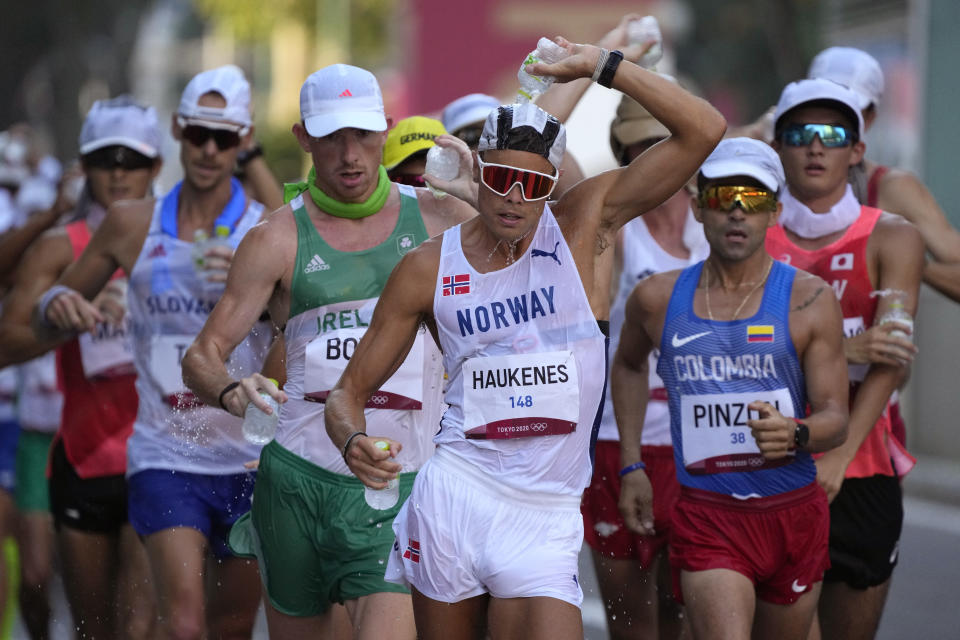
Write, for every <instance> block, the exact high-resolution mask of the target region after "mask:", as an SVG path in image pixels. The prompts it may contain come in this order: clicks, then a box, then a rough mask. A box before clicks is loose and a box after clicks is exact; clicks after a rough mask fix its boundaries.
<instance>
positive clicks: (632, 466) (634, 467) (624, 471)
mask: <svg viewBox="0 0 960 640" xmlns="http://www.w3.org/2000/svg"><path fill="white" fill-rule="evenodd" d="M646 468H647V465H645V464H644V463H643V461H642V460H641V461H640V462H634V463H633V464H628V465H627V466H625V467H624V468H623V469H620V477H621V478H622V477H623V476H625V475H627V474H628V473H632V472H634V471H636V470H637V469H646Z"/></svg>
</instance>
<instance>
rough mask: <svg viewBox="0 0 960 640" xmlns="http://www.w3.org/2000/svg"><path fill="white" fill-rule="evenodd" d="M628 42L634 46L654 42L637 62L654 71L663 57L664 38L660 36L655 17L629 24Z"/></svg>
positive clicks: (646, 17)
mask: <svg viewBox="0 0 960 640" xmlns="http://www.w3.org/2000/svg"><path fill="white" fill-rule="evenodd" d="M627 41H628V42H629V43H630V44H632V45H633V44H647V43H648V42H653V46H652V47H650V48H649V49H648V50H647V52H646V53H645V54H643V55H642V56H640V60H639V61H638V62H637V64H639V65H640V66H641V67H643V68H644V69H654V68H655V67H656V66H657V63H658V62H660V58H662V57H663V36H662V35H661V34H660V24H659V23H658V22H657V19H656V18H654V17H653V16H643V17H642V18H639V19H637V20H631V21H630V22H628V23H627Z"/></svg>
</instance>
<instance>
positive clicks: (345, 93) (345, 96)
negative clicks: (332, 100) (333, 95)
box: [337, 89, 353, 98]
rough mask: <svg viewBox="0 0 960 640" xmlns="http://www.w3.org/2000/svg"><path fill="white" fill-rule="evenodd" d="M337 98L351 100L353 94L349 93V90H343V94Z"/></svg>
mask: <svg viewBox="0 0 960 640" xmlns="http://www.w3.org/2000/svg"><path fill="white" fill-rule="evenodd" d="M337 97H338V98H352V97H353V94H352V93H350V89H344V90H343V93H341V94H340V95H338V96H337Z"/></svg>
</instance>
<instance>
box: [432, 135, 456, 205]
mask: <svg viewBox="0 0 960 640" xmlns="http://www.w3.org/2000/svg"><path fill="white" fill-rule="evenodd" d="M425 171H426V173H429V174H430V175H432V176H436V177H438V178H440V179H441V180H453V179H454V178H456V177H457V176H458V175H459V174H460V154H459V153H457V150H456V149H452V148H449V147H439V146H436V145H434V146H432V147H430V150H429V151H427V168H426V170H425ZM427 187H428V188H429V189H430V191H432V192H433V195H435V196H437V197H438V198H442V197H444V196H446V195H447V192H446V191H441V190H440V189H436V188H434V187H433V185H431V184H430V183H429V182H428V183H427Z"/></svg>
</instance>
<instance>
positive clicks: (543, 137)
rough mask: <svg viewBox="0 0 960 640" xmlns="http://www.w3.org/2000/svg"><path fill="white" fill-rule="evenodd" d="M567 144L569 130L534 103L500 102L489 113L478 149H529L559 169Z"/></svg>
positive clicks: (528, 150)
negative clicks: (501, 103) (503, 103)
mask: <svg viewBox="0 0 960 640" xmlns="http://www.w3.org/2000/svg"><path fill="white" fill-rule="evenodd" d="M566 145H567V130H566V129H564V127H563V124H561V123H560V121H559V120H557V119H556V118H555V117H553V116H552V115H550V114H549V113H547V112H546V111H544V110H543V109H541V108H540V107H538V106H537V105H535V104H533V103H532V102H522V103H517V104H510V105H506V104H505V105H500V106H499V107H497V108H496V109H494V110H493V111H491V112H490V113H489V114H488V115H487V120H486V122H484V123H483V133H481V134H480V143H479V144H478V145H477V151H491V150H495V149H511V150H514V151H527V152H529V153H535V154H537V155H540V156H543V157H544V158H546V159H547V160H549V161H550V164H552V165H553V166H554V168H556V169H557V170H559V169H560V163H561V162H562V161H563V151H564V148H565V147H566Z"/></svg>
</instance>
